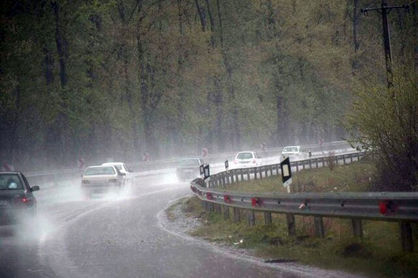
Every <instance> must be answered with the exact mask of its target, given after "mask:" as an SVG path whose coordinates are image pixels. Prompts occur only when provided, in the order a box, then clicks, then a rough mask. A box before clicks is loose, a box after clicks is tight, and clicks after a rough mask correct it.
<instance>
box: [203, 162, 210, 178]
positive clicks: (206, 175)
mask: <svg viewBox="0 0 418 278" xmlns="http://www.w3.org/2000/svg"><path fill="white" fill-rule="evenodd" d="M203 176H204V179H205V180H206V179H207V178H209V177H210V169H209V164H206V165H205V166H204V167H203Z"/></svg>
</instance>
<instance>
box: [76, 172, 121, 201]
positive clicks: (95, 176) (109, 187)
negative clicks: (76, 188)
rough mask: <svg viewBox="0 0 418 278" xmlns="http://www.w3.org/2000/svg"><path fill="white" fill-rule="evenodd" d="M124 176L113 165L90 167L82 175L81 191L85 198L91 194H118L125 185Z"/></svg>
mask: <svg viewBox="0 0 418 278" xmlns="http://www.w3.org/2000/svg"><path fill="white" fill-rule="evenodd" d="M125 176H126V174H125V173H122V172H120V171H119V170H118V169H117V168H116V167H115V166H113V165H107V166H103V165H100V166H90V167H87V168H86V169H85V170H84V173H83V175H82V178H81V189H82V190H83V192H84V194H85V195H86V196H87V197H89V196H90V195H91V193H104V192H110V191H114V192H119V191H120V190H121V189H122V188H123V185H124V183H125V182H124V179H125Z"/></svg>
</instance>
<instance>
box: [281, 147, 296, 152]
mask: <svg viewBox="0 0 418 278" xmlns="http://www.w3.org/2000/svg"><path fill="white" fill-rule="evenodd" d="M283 152H287V153H297V152H298V147H284V148H283Z"/></svg>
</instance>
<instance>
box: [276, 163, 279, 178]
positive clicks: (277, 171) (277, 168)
mask: <svg viewBox="0 0 418 278" xmlns="http://www.w3.org/2000/svg"><path fill="white" fill-rule="evenodd" d="M278 175H279V164H276V176H278Z"/></svg>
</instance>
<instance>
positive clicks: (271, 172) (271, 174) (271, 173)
mask: <svg viewBox="0 0 418 278" xmlns="http://www.w3.org/2000/svg"><path fill="white" fill-rule="evenodd" d="M270 176H273V165H270Z"/></svg>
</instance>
